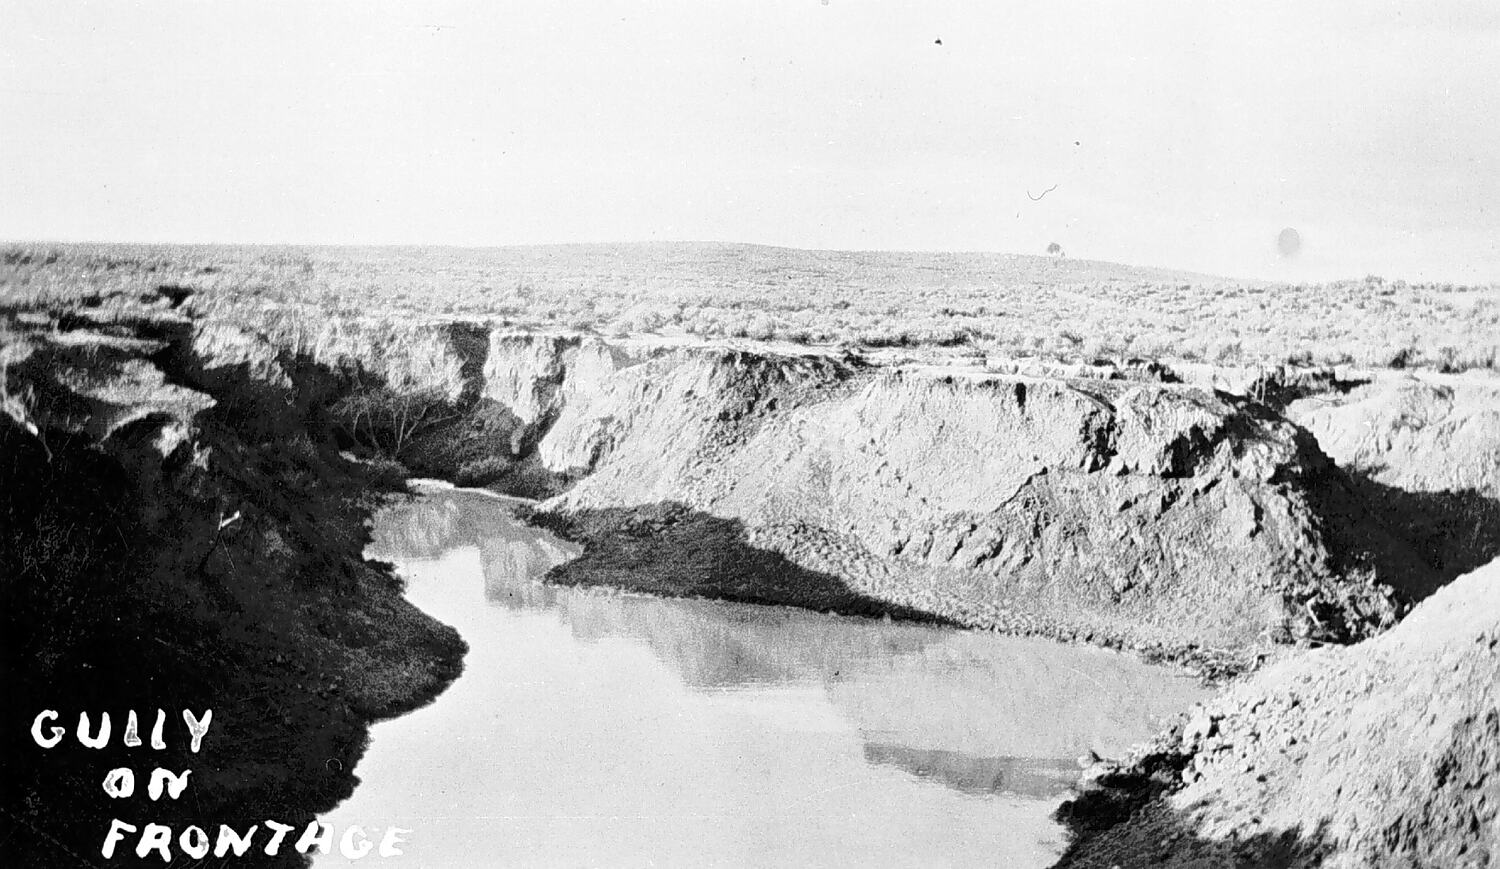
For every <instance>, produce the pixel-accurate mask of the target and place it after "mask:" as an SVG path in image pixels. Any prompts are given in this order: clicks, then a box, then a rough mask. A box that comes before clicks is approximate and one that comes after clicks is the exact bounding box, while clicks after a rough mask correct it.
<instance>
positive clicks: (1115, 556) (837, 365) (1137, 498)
mask: <svg viewBox="0 0 1500 869" xmlns="http://www.w3.org/2000/svg"><path fill="white" fill-rule="evenodd" d="M272 343H273V344H275V345H276V346H277V347H279V348H281V349H280V350H278V351H277V352H283V353H284V352H287V351H286V348H289V347H290V348H295V349H296V350H297V352H298V353H300V354H302V355H305V356H306V357H307V358H311V359H314V360H317V361H318V362H319V364H321V365H324V366H326V367H327V368H329V369H331V370H339V371H345V372H352V373H351V374H350V375H349V376H350V377H351V378H353V379H355V380H358V381H359V382H360V383H361V384H362V388H363V389H364V390H365V392H364V394H365V395H366V396H370V395H374V396H378V397H380V401H379V402H377V403H376V404H377V406H375V407H371V406H370V405H369V403H368V402H366V403H360V402H357V401H350V400H347V399H346V400H341V402H336V403H335V404H334V405H333V411H334V415H335V416H336V417H337V418H338V419H340V420H341V421H342V430H343V431H344V432H345V433H346V435H348V437H349V441H350V442H349V444H348V445H349V446H351V447H358V448H365V449H372V450H375V451H377V452H382V453H385V454H387V455H391V456H394V457H395V458H398V459H399V460H401V461H402V462H404V463H405V464H407V465H408V466H409V467H411V468H412V469H413V470H415V471H416V472H418V473H422V474H428V475H432V476H439V477H443V478H446V479H452V480H457V481H459V482H462V483H465V484H469V485H473V484H485V485H489V486H491V487H492V488H495V489H496V490H498V491H504V492H509V493H513V494H525V495H531V496H538V495H542V496H545V495H549V494H554V493H555V497H554V498H552V499H551V500H548V501H546V502H545V503H544V504H543V505H542V506H541V509H540V510H539V511H537V513H536V514H535V517H536V519H537V521H541V522H545V523H547V524H548V525H550V526H551V527H553V528H555V529H557V530H559V531H561V532H563V533H564V534H566V535H568V536H571V537H573V538H575V539H577V540H580V541H583V542H585V543H586V552H585V554H584V556H583V557H582V558H580V559H578V560H576V561H574V562H571V563H570V564H568V565H565V566H563V567H561V568H559V569H558V570H557V571H555V572H554V573H553V575H552V577H551V578H552V579H554V580H555V581H558V582H587V583H605V584H613V585H620V586H625V587H631V588H638V589H643V590H649V591H653V592H658V593H666V594H688V595H707V596H715V597H725V598H731V599H737V600H747V601H765V602H777V603H794V604H798V605H803V606H809V607H815V608H820V609H835V610H840V611H845V612H857V613H865V614H879V613H885V614H891V615H896V616H903V617H917V618H929V619H934V620H939V621H947V622H951V623H955V624H962V625H969V626H981V627H994V628H1001V629H1005V630H1009V631H1016V632H1034V633H1042V634H1047V635H1051V636H1058V637H1066V638H1080V639H1087V640H1091V641H1094V642H1099V643H1105V644H1112V645H1113V644H1123V645H1131V646H1136V647H1140V648H1150V649H1158V650H1166V651H1169V652H1171V653H1177V652H1181V651H1184V650H1187V649H1191V648H1195V647H1196V648H1199V649H1203V648H1214V649H1230V650H1236V653H1247V651H1248V650H1254V649H1259V648H1264V647H1265V646H1267V645H1269V644H1271V643H1274V642H1285V641H1291V640H1296V639H1301V638H1308V639H1319V640H1344V639H1348V638H1351V637H1359V636H1364V635H1367V634H1369V633H1371V632H1373V631H1375V630H1378V629H1380V628H1381V627H1383V626H1386V625H1388V624H1390V623H1391V622H1392V621H1393V618H1394V613H1395V607H1394V606H1393V605H1392V603H1391V601H1390V600H1389V599H1388V597H1387V595H1386V593H1385V589H1384V587H1383V584H1385V583H1389V584H1391V585H1394V586H1396V587H1397V596H1398V597H1400V596H1403V595H1409V596H1411V597H1419V596H1420V595H1421V594H1425V593H1426V592H1427V591H1428V590H1430V589H1431V588H1432V587H1435V586H1436V585H1437V584H1438V582H1439V580H1440V577H1439V576H1438V575H1436V574H1435V573H1434V572H1433V571H1430V570H1429V569H1427V567H1426V566H1425V565H1424V564H1423V563H1422V562H1421V560H1420V559H1419V558H1417V557H1416V555H1415V554H1414V553H1412V552H1411V551H1409V550H1408V549H1407V548H1406V547H1405V546H1404V545H1403V544H1402V543H1401V542H1400V540H1399V538H1398V537H1397V536H1395V535H1393V534H1391V533H1390V531H1389V529H1388V528H1386V527H1385V526H1383V525H1382V524H1381V522H1380V521H1379V519H1378V518H1377V517H1374V516H1373V515H1372V514H1371V513H1370V511H1369V510H1368V509H1367V507H1366V505H1365V504H1364V503H1363V501H1362V500H1361V498H1360V497H1359V495H1358V493H1357V492H1355V491H1354V490H1353V488H1352V487H1351V484H1350V481H1349V480H1348V479H1347V478H1346V477H1345V476H1344V475H1343V474H1342V473H1341V472H1340V471H1339V469H1338V468H1337V467H1336V466H1335V465H1334V464H1333V463H1332V462H1330V461H1328V459H1327V457H1326V456H1324V455H1323V454H1322V452H1321V451H1320V450H1319V449H1318V448H1317V445H1316V443H1315V442H1314V441H1313V439H1312V438H1311V437H1309V436H1308V435H1307V433H1306V432H1305V431H1302V430H1301V429H1299V428H1297V427H1296V426H1295V425H1292V424H1290V423H1288V422H1287V421H1286V420H1284V419H1283V418H1281V417H1279V416H1277V415H1276V414H1274V413H1271V412H1269V411H1267V410H1266V408H1264V407H1263V406H1261V405H1258V404H1256V403H1253V402H1249V401H1245V400H1240V399H1237V398H1234V397H1232V396H1226V395H1216V394H1214V393H1212V392H1210V391H1206V390H1203V389H1198V388H1194V387H1189V386H1182V385H1176V384H1170V383H1160V382H1155V380H1156V379H1160V378H1156V379H1153V380H1121V381H1107V380H1099V379H1091V378H1078V379H1069V378H1062V377H1032V376H1026V375H1021V374H1001V373H996V372H992V371H985V370H978V369H973V370H971V369H956V368H932V367H926V366H920V365H908V366H901V365H892V366H872V365H869V364H866V363H865V362H864V361H863V360H862V359H861V358H860V357H858V356H850V355H844V354H841V353H838V352H834V351H810V350H806V349H805V348H802V349H793V348H790V347H788V346H786V345H783V346H782V347H780V348H776V347H773V346H767V345H744V346H741V347H738V348H736V347H725V346H711V345H704V344H701V343H690V342H672V341H664V340H655V341H645V340H631V339H608V340H606V339H601V338H597V337H588V336H577V335H542V334H522V333H507V332H505V331H503V330H492V329H489V328H487V327H485V326H483V325H480V324H457V325H455V324H442V323H439V324H432V325H421V324H403V325H393V324H366V323H361V322H359V321H349V322H342V321H341V322H335V323H331V324H324V325H323V326H322V327H321V328H318V329H314V330H311V331H308V332H305V333H299V334H290V335H289V334H287V333H281V334H273V335H272ZM403 414H404V415H405V417H404V418H406V419H407V420H408V421H410V420H412V419H415V420H416V422H415V423H411V424H403V423H402V422H401V420H402V418H403Z"/></svg>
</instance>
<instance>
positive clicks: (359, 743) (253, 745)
mask: <svg viewBox="0 0 1500 869" xmlns="http://www.w3.org/2000/svg"><path fill="white" fill-rule="evenodd" d="M174 301H180V300H174V299H172V298H170V297H169V296H166V295H164V296H163V297H161V298H148V299H146V300H134V299H111V300H103V299H100V300H94V303H93V304H84V305H81V306H79V305H70V306H66V307H60V308H49V307H46V306H26V307H23V308H16V307H7V308H5V309H4V310H3V311H0V362H3V364H0V397H3V404H4V410H5V413H4V414H0V456H3V461H0V592H3V596H4V598H3V603H0V619H3V624H0V634H3V636H4V642H5V645H6V665H5V668H4V674H3V685H0V694H3V696H4V697H5V703H4V704H3V705H4V710H5V711H4V725H5V726H4V733H5V737H4V744H3V750H0V758H3V763H4V770H3V773H0V779H3V780H4V803H3V807H0V808H3V813H0V828H3V829H0V863H3V864H4V865H6V866H38V867H42V866H78V865H95V864H96V862H98V855H99V853H100V852H99V849H100V843H101V842H103V841H104V837H105V833H106V832H107V830H108V829H109V826H110V820H111V819H112V818H119V819H120V820H123V821H126V822H128V823H131V824H134V825H135V826H136V828H137V829H138V830H139V829H143V828H144V826H145V824H146V823H148V822H149V823H162V824H167V825H169V826H172V827H173V829H174V831H175V832H180V831H181V830H182V829H183V828H185V827H186V826H187V825H189V824H195V825H198V826H200V827H203V828H205V829H207V830H208V831H210V835H214V833H215V831H217V829H218V824H221V823H223V824H228V825H230V826H231V827H233V828H234V829H236V830H238V831H240V832H243V831H245V830H246V829H248V828H249V827H251V826H252V825H264V824H265V822H266V820H267V819H273V820H277V821H279V822H282V823H286V824H292V825H299V824H305V823H306V822H307V821H308V820H310V819H311V817H313V816H314V815H315V814H316V813H317V812H320V811H323V810H326V809H327V808H330V807H331V806H333V805H334V804H335V803H336V802H337V801H338V800H339V799H341V798H343V797H344V796H346V795H347V794H348V793H349V792H350V791H351V790H352V789H353V787H354V784H355V781H356V780H355V779H354V777H353V774H352V771H353V769H354V766H355V763H356V761H357V760H358V758H359V756H360V754H361V753H362V752H363V747H364V742H365V734H366V728H367V725H368V724H369V722H370V721H372V720H373V719H376V718H379V717H384V716H389V715H394V714H398V713H400V712H402V711H405V710H408V709H410V708H413V707H414V706H417V705H420V704H421V703H423V702H425V701H426V700H428V699H429V698H431V697H432V696H434V695H435V694H436V693H437V692H438V691H440V690H441V689H442V687H443V686H444V685H446V684H447V682H448V681H450V680H451V679H452V678H454V677H455V676H456V675H457V673H458V672H459V668H460V662H461V657H462V654H463V644H462V641H461V640H460V639H459V638H458V637H457V635H456V634H455V633H454V632H453V631H452V630H450V629H448V628H447V627H445V626H443V625H440V624H438V623H436V622H434V621H433V620H432V619H430V618H428V617H426V616H425V615H423V614H422V613H420V612H418V611H417V610H415V609H414V608H413V607H411V606H410V605H409V604H408V603H406V601H405V600H404V599H403V598H402V596H401V586H400V582H399V580H397V579H396V578H395V577H394V575H393V574H391V573H390V572H389V571H388V570H386V569H383V568H381V567H379V566H376V565H372V564H369V563H366V562H364V561H363V560H362V558H361V553H362V550H363V547H364V545H365V543H366V542H367V538H368V533H367V531H366V530H365V528H364V525H363V521H364V519H365V517H366V516H368V514H369V512H370V510H371V509H372V508H373V506H374V503H375V496H376V495H377V493H379V492H381V491H390V490H392V489H395V488H398V487H399V486H400V478H399V476H398V475H396V474H395V473H393V472H392V470H391V469H385V470H380V469H376V468H372V467H369V466H363V465H359V464H356V463H352V462H350V461H347V460H345V459H343V458H341V457H340V455H339V454H338V452H337V450H336V449H335V447H334V443H333V426H331V425H330V424H329V422H328V421H327V419H326V418H325V417H326V413H325V412H324V411H323V410H322V408H323V406H324V405H325V403H326V402H327V401H328V400H329V399H330V398H332V397H334V396H336V395H337V389H338V388H339V384H340V382H341V378H340V376H339V375H338V374H337V372H332V371H329V370H327V369H324V368H320V367H319V366H317V365H315V364H311V363H306V364H301V365H284V364H282V361H281V360H280V358H279V357H278V356H277V354H275V353H268V352H262V351H263V349H264V348H261V349H260V350H258V349H257V347H258V345H256V344H255V343H254V342H243V341H242V342H230V341H225V340H223V336H222V335H217V334H216V333H215V331H214V329H215V328H217V327H204V326H202V325H201V324H195V323H194V322H193V321H191V320H190V319H188V318H186V317H184V316H181V315H180V314H179V313H178V312H176V311H174V310H173V309H172V304H173V302H174ZM158 708H160V709H163V710H166V711H167V712H168V713H169V715H170V719H169V723H168V725H167V731H166V733H167V749H166V750H164V751H159V752H150V753H149V754H143V751H144V750H143V749H133V750H132V749H129V748H126V747H124V746H123V744H122V742H121V730H122V728H123V727H124V724H125V718H126V714H127V712H128V711H129V710H138V711H139V713H140V715H141V716H142V723H141V733H142V736H143V737H144V736H145V735H146V732H147V730H148V729H149V728H150V726H151V721H152V719H153V718H154V716H155V710H157V709H158ZM184 708H190V709H192V710H194V711H195V712H196V713H198V714H200V715H201V713H202V711H203V710H205V709H212V710H213V713H214V717H213V721H212V729H211V731H210V733H209V735H208V738H207V739H206V740H205V742H204V745H203V750H202V752H201V753H199V754H190V753H188V750H187V746H186V742H185V740H182V739H178V738H177V737H178V736H179V735H180V733H181V728H182V721H181V710H183V709H184ZM44 709H54V710H57V711H58V712H59V713H60V714H59V719H60V720H59V721H58V722H57V723H58V724H60V725H62V726H64V727H66V728H67V729H68V732H69V736H68V738H67V741H65V742H63V743H62V744H61V745H59V746H58V747H57V748H54V749H47V750H44V749H42V748H40V747H38V746H37V745H36V744H34V743H33V742H32V739H31V736H30V728H31V724H32V718H33V717H34V716H35V715H37V714H38V713H39V712H41V711H42V710H44ZM80 712H88V713H90V716H91V718H92V720H93V722H94V725H93V726H95V727H98V726H99V723H100V716H101V713H104V712H107V713H109V714H110V716H111V717H112V718H113V720H114V733H115V736H114V737H113V738H112V739H111V741H110V742H109V744H108V746H107V747H106V748H104V749H102V750H93V749H86V748H83V747H82V746H80V745H79V744H78V743H77V742H76V741H74V740H73V737H72V731H73V728H74V726H75V725H76V723H77V721H78V715H79V713H80ZM120 766H128V767H132V768H134V769H135V771H136V775H137V777H138V778H139V780H140V789H141V793H143V792H144V788H145V777H146V776H147V774H148V773H149V772H150V770H151V769H152V768H153V767H155V766H162V767H166V768H169V769H173V770H177V771H180V770H182V769H191V770H192V776H191V779H190V786H189V790H188V794H187V796H185V797H184V799H183V800H181V801H174V800H162V801H148V800H146V799H145V798H144V796H142V795H140V793H138V795H137V797H136V798H135V799H121V800H112V799H109V798H108V797H107V796H106V795H105V794H104V793H103V792H102V791H101V789H100V782H101V781H102V780H103V779H104V775H105V773H106V772H107V771H108V770H110V769H112V768H114V767H120ZM263 829H268V828H263ZM263 835H269V832H265V833H264V834H263ZM260 844H261V845H262V846H263V845H264V841H262V842H261V843H260ZM133 846H134V839H133V838H132V839H129V840H128V841H127V843H126V844H125V845H123V846H122V848H123V849H124V850H123V852H122V853H117V854H116V856H115V858H114V859H113V860H111V861H109V862H110V865H135V863H136V861H135V857H134V852H133ZM173 848H174V852H177V849H176V844H175V835H174V846H173ZM177 856H178V858H179V860H181V858H182V855H181V854H180V852H178V853H177ZM155 859H156V865H160V861H159V858H155ZM302 862H303V858H302V857H301V855H299V854H297V853H296V852H295V850H294V849H292V848H290V847H287V848H284V849H283V850H282V853H281V855H280V856H279V857H276V858H272V857H268V856H266V855H265V854H264V852H263V851H262V850H260V849H259V848H257V849H254V850H252V851H251V852H250V854H248V855H247V856H245V857H241V858H235V859H234V863H235V865H240V866H259V865H301V864H302ZM179 865H187V864H185V863H180V864H179Z"/></svg>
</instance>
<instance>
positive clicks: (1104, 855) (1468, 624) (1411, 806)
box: [1058, 562, 1500, 867]
mask: <svg viewBox="0 0 1500 869" xmlns="http://www.w3.org/2000/svg"><path fill="white" fill-rule="evenodd" d="M1497 697H1500V562H1496V563H1492V564H1490V565H1488V566H1486V567H1483V568H1481V569H1480V570H1477V571H1475V572H1473V573H1471V574H1468V575H1466V576H1464V577H1462V578H1460V579H1458V580H1456V581H1455V582H1453V583H1452V584H1450V585H1449V586H1447V587H1445V588H1443V589H1442V590H1440V591H1438V592H1437V593H1436V594H1434V595H1433V596H1432V597H1431V598H1429V599H1428V600H1426V601H1425V602H1423V603H1422V604H1421V605H1420V606H1418V607H1417V608H1416V609H1415V610H1414V611H1413V612H1412V613H1411V615H1410V616H1408V617H1407V618H1406V619H1405V620H1404V621H1403V622H1402V623H1401V624H1400V625H1398V626H1397V627H1396V628H1395V629H1393V630H1391V631H1390V632H1388V633H1386V634H1384V635H1382V636H1380V637H1377V638H1375V639H1373V640H1369V641H1366V642H1364V643H1360V644H1358V645H1355V646H1352V647H1348V648H1337V649H1325V650H1320V651H1317V652H1313V653H1309V654H1306V655H1302V656H1299V657H1297V658H1295V659H1292V660H1288V661H1285V662H1283V663H1280V664H1278V665H1276V666H1273V667H1269V668H1266V669H1265V670H1263V671H1261V672H1260V673H1257V674H1256V675H1255V676H1254V677H1252V678H1251V679H1250V680H1249V681H1247V682H1245V683H1243V684H1241V685H1238V686H1236V687H1235V688H1233V689H1232V690H1231V691H1229V692H1227V693H1226V694H1224V695H1222V696H1220V697H1219V698H1217V699H1215V700H1214V701H1212V702H1210V703H1209V704H1207V705H1206V706H1205V707H1203V708H1200V709H1197V710H1195V711H1193V712H1192V713H1190V714H1188V715H1187V716H1185V717H1184V719H1183V720H1182V721H1180V722H1178V724H1177V725H1176V726H1175V727H1174V728H1173V729H1172V730H1170V731H1169V732H1168V733H1167V734H1165V735H1164V736H1163V737H1161V738H1160V739H1159V740H1158V741H1157V742H1156V743H1155V744H1153V745H1150V746H1147V747H1145V748H1143V749H1141V750H1140V751H1139V752H1138V753H1137V754H1136V755H1135V756H1134V757H1133V758H1132V759H1131V760H1129V761H1128V762H1126V763H1124V764H1121V765H1118V766H1101V767H1099V768H1097V769H1095V770H1091V771H1090V773H1089V774H1088V778H1089V780H1091V781H1092V783H1093V784H1092V786H1091V789H1090V790H1089V791H1088V792H1087V793H1085V794H1084V796H1082V797H1081V798H1080V799H1078V800H1077V801H1075V802H1073V803H1070V804H1068V805H1066V806H1064V808H1063V810H1062V811H1061V813H1060V816H1061V817H1062V818H1063V819H1064V820H1066V821H1068V822H1069V823H1070V824H1071V825H1072V826H1073V827H1074V830H1075V833H1076V834H1077V839H1076V840H1075V841H1074V843H1073V845H1072V847H1071V848H1070V850H1069V851H1068V853H1067V854H1066V855H1065V856H1064V858H1063V859H1062V861H1061V862H1060V863H1059V864H1058V865H1059V866H1060V867H1109V866H1122V867H1131V866H1167V867H1173V866H1182V867H1186V866H1195V867H1197V866H1280V867H1300V866H1325V867H1366V866H1391V867H1396V866H1402V867H1406V866H1432V867H1439V866H1441V867H1493V866H1496V865H1500V705H1497V699H1496V698H1497Z"/></svg>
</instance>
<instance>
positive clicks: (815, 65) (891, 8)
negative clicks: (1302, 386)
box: [0, 0, 1500, 281]
mask: <svg viewBox="0 0 1500 869" xmlns="http://www.w3.org/2000/svg"><path fill="white" fill-rule="evenodd" d="M1210 7H1212V8H1210ZM0 21H3V22H4V25H3V28H0V238H8V239H49V240H103V241H116V240H118V241H229V242H298V243H369V244H384V243H440V244H460V245H497V244H522V243H532V242H556V241H634V240H652V239H676V240H724V241H752V242H762V243H768V244H784V245H792V246H797V247H813V248H854V249H931V250H993V251H1006V252H1021V253H1041V252H1042V251H1043V250H1044V249H1045V248H1046V246H1047V245H1048V243H1049V242H1054V241H1055V242H1057V243H1059V244H1061V245H1062V246H1063V248H1064V249H1065V250H1066V251H1067V253H1068V254H1069V255H1070V256H1074V257H1087V258H1091V259H1109V260H1118V261H1122V262H1129V263H1139V264H1149V265H1164V266H1174V267H1183V268H1194V269H1199V270H1205V271H1211V272H1218V273H1223V274H1230V275H1238V276H1247V277H1253V276H1265V277H1288V278H1298V279H1301V278H1322V277H1362V276H1363V275H1365V274H1366V273H1371V272H1374V273H1379V274H1383V275H1385V276H1387V277H1407V278H1424V277H1425V278H1438V279H1445V280H1486V281H1488V280H1496V279H1500V211H1497V209H1500V156H1497V155H1500V4H1497V3H1493V2H1488V0H1475V2H1458V0H1413V2H1392V0H1338V2H1309V0H1285V2H1275V3H1254V2H1245V3H1234V4H1217V3H1215V4H1209V3H1202V2H1199V0H1190V2H1170V3H1158V2H1140V0H1133V2H1114V0H1112V2H1098V3H1078V2H1054V0H1046V2H1042V0H1037V2H1031V0H1025V2H1005V3H996V2H994V0H975V2H942V0H922V2H911V3H888V2H871V0H826V2H825V0H795V2H771V0H753V2H701V0H694V2H681V3H634V2H621V0H614V2H572V0H569V2H561V0H547V2H507V3H490V2H472V3H422V2H410V0H408V2H401V3H391V4H385V3H375V2H368V0H360V2H353V3H329V2H325V3H317V4H303V3H284V4H283V3H266V2H255V3H226V2H184V3H131V2H123V0H111V2H100V3H76V2H59V0H45V2H35V3H32V2H15V0H0ZM939 40H940V41H941V44H939ZM1047 190H1050V191H1051V192H1048V193H1046V194H1045V196H1043V198H1042V199H1041V201H1033V197H1036V196H1039V195H1042V193H1043V191H1047ZM1284 227H1294V228H1296V229H1297V230H1298V231H1299V232H1300V234H1301V236H1302V239H1303V246H1302V249H1301V252H1300V253H1299V254H1298V255H1297V256H1295V257H1292V258H1288V257H1284V256H1281V255H1280V254H1279V253H1278V251H1277V245H1276V238H1277V233H1278V232H1279V231H1280V230H1281V229H1282V228H1284Z"/></svg>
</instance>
